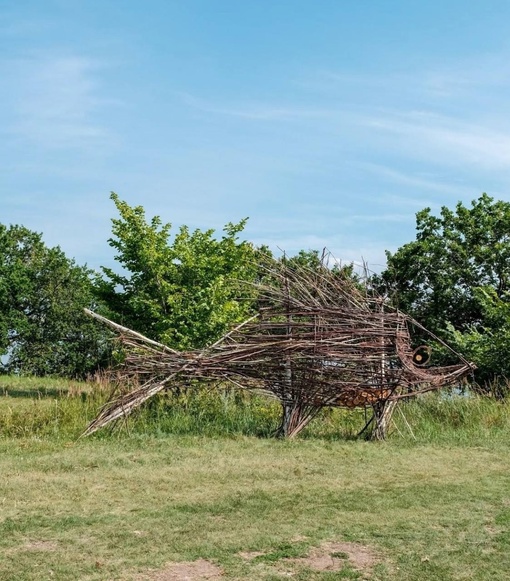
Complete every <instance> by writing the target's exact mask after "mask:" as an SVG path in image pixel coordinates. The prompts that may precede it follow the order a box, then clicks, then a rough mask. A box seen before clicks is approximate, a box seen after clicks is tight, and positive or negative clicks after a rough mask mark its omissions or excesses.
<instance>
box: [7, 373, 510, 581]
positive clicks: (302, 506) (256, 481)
mask: <svg viewBox="0 0 510 581" xmlns="http://www.w3.org/2000/svg"><path fill="white" fill-rule="evenodd" d="M5 391H6V392H7V395H0V579H2V580H3V579H6V580H11V579H12V580H18V579H19V580H27V581H28V580H39V579H70V580H71V579H73V580H74V579H90V580H96V579H97V580H103V579H104V580H114V579H118V580H121V579H122V580H126V579H136V578H137V577H136V576H137V575H139V574H148V573H147V572H148V571H149V569H159V568H162V567H163V566H164V565H165V563H167V562H169V561H192V560H195V559H198V558H203V559H208V560H210V561H212V562H214V563H217V564H218V565H220V566H221V567H222V569H223V570H224V573H225V579H253V580H259V579H260V580H262V579H266V580H269V579H273V580H275V579H281V578H282V574H283V573H289V572H291V573H293V576H292V578H293V579H302V580H303V581H304V580H306V579H321V580H324V581H326V580H328V579H330V580H332V579H358V580H361V579H379V580H381V581H382V580H384V581H389V580H396V581H407V580H409V581H422V580H428V579H436V580H438V581H439V580H441V581H442V580H447V579H455V580H457V579H459V580H460V579H466V580H467V579H474V580H480V581H482V580H486V579H491V580H492V579H495V580H501V581H503V580H506V579H507V578H508V570H510V550H509V549H510V535H509V533H508V531H509V529H510V526H509V525H510V492H509V491H510V447H509V446H508V441H509V437H510V419H509V416H510V414H509V406H508V404H501V403H499V402H497V401H494V400H484V399H479V398H466V397H448V396H435V395H432V396H428V397H426V398H423V399H422V400H420V401H419V402H412V403H409V404H406V405H404V406H402V407H401V411H402V414H401V413H400V412H397V414H396V415H395V426H394V427H393V429H392V433H391V435H390V438H389V440H388V441H387V442H384V443H371V442H365V441H362V440H356V439H355V434H356V433H357V431H358V430H359V428H360V427H361V426H362V425H363V422H364V416H363V412H359V413H357V412H356V413H355V414H350V413H349V412H346V411H342V410H333V411H325V412H324V414H323V415H322V416H321V417H319V418H317V420H316V421H315V422H314V423H312V425H311V426H310V427H309V429H308V430H307V431H306V432H305V433H303V435H302V436H301V437H299V438H298V439H296V440H294V441H282V440H275V439H273V438H269V437H267V436H268V435H269V434H270V433H271V431H272V429H274V427H275V426H276V425H277V422H278V408H277V406H275V404H274V403H273V402H272V401H271V400H266V399H264V398H260V397H256V398H252V397H250V396H248V395H244V394H236V393H234V392H230V391H227V392H223V393H208V392H205V391H198V392H196V393H187V394H182V395H181V396H179V397H162V398H159V399H157V400H155V401H154V402H153V403H151V404H150V405H149V406H146V407H145V408H144V409H143V410H141V411H140V412H139V413H138V414H137V415H136V417H135V418H133V419H132V420H130V421H129V423H128V424H127V426H125V427H124V428H123V429H121V430H116V431H113V432H109V431H104V432H101V433H99V434H98V435H95V436H93V437H92V438H89V439H80V440H77V436H78V435H79V434H80V433H81V431H82V430H83V428H84V427H85V425H86V423H87V421H88V420H89V419H90V418H91V417H93V415H94V414H95V413H96V412H97V409H98V407H99V406H100V405H101V403H102V402H104V401H105V398H106V393H105V390H104V386H97V387H94V386H90V385H84V384H76V383H68V382H60V381H52V380H44V381H42V380H32V379H31V380H29V381H26V380H23V379H19V378H1V379H0V393H5ZM9 393H10V394H11V395H9ZM324 541H350V542H355V543H359V544H360V545H363V546H366V547H369V548H370V549H371V550H373V551H374V553H375V554H377V555H378V563H377V564H376V565H375V566H374V567H373V568H372V569H371V570H366V571H357V570H356V569H353V568H352V567H349V566H348V565H347V564H346V567H345V568H344V569H343V570H342V571H339V572H336V573H328V572H323V573H318V572H313V571H312V570H310V569H306V568H305V569H303V568H302V567H299V566H297V565H293V564H290V563H287V562H286V561H285V558H287V557H296V556H300V555H304V554H306V553H307V552H309V551H310V549H311V548H312V547H318V546H319V545H320V544H321V543H322V542H324ZM245 551H259V552H261V553H262V556H261V557H258V558H256V559H254V560H251V561H248V560H246V559H245V558H243V557H242V555H241V553H242V552H245ZM139 578H140V579H141V578H143V577H139ZM147 578H150V577H145V579H147Z"/></svg>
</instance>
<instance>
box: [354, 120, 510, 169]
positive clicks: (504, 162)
mask: <svg viewBox="0 0 510 581" xmlns="http://www.w3.org/2000/svg"><path fill="white" fill-rule="evenodd" d="M505 123H506V120H505ZM365 124H366V125H367V126H369V127H371V128H373V129H374V130H376V131H379V132H383V133H386V134H387V135H388V136H389V135H393V136H394V137H396V138H398V139H399V141H397V142H394V143H393V146H394V147H395V146H396V147H399V148H400V149H401V151H402V152H406V151H407V152H410V153H412V154H413V155H415V156H416V155H422V156H424V157H425V158H429V159H430V158H434V159H435V161H436V162H438V163H440V164H444V163H445V162H446V163H456V164H458V163H470V164H475V165H478V166H480V167H483V168H486V169H490V168H498V169H503V168H505V169H506V168H508V167H510V131H505V130H498V129H496V128H495V127H493V126H492V124H491V125H478V124H474V123H471V122H469V121H468V122H466V121H462V120H460V119H456V118H454V117H451V116H445V115H438V114H433V113H428V112H421V111H420V112H410V113H407V114H395V113H390V114H388V115H387V116H385V117H367V119H366V120H365Z"/></svg>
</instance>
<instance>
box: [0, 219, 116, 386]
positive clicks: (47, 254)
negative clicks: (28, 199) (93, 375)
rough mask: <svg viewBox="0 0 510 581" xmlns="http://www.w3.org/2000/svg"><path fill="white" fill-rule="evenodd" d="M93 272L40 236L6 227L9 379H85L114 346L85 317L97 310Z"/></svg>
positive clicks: (0, 318)
mask: <svg viewBox="0 0 510 581" xmlns="http://www.w3.org/2000/svg"><path fill="white" fill-rule="evenodd" d="M93 306H94V299H93V286H92V282H91V271H89V270H88V269H87V268H85V267H81V266H77V265H76V264H75V263H74V261H73V260H69V259H68V258H67V257H66V256H65V254H64V253H63V252H62V251H61V250H60V248H58V247H56V248H48V247H47V246H46V245H45V244H44V242H43V240H42V237H41V235H40V234H38V233H36V232H32V231H30V230H28V229H27V228H25V227H23V226H9V227H6V226H4V225H1V224H0V354H1V355H2V365H1V370H2V371H3V372H4V373H5V372H7V373H23V374H33V375H60V376H66V377H83V376H85V375H86V374H87V373H90V372H92V371H94V370H95V369H97V368H98V366H100V365H101V364H102V362H104V359H105V358H106V355H107V352H108V349H109V346H108V341H107V339H106V337H105V334H104V331H102V330H99V329H98V328H97V326H96V325H94V323H93V321H91V320H89V318H88V317H86V316H85V315H84V313H83V308H84V307H93Z"/></svg>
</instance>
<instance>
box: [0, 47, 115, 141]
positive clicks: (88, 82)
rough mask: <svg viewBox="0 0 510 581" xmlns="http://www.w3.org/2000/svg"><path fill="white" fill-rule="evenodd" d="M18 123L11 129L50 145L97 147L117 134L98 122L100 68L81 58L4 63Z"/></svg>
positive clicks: (101, 104)
mask: <svg viewBox="0 0 510 581" xmlns="http://www.w3.org/2000/svg"><path fill="white" fill-rule="evenodd" d="M2 65H3V66H2V69H3V70H4V71H5V72H6V74H7V78H8V80H9V83H8V87H9V88H8V92H9V94H10V95H11V100H10V101H11V103H10V105H11V108H12V118H13V121H12V123H11V124H10V125H8V127H7V132H8V133H9V134H10V135H11V136H13V137H16V138H18V139H23V140H24V141H28V142H31V143H33V144H36V145H38V146H42V147H44V148H45V149H53V148H80V149H86V148H91V147H97V146H98V145H100V144H105V143H106V142H108V144H109V145H111V140H112V135H111V134H110V132H109V131H108V130H107V129H106V127H105V126H104V125H103V124H102V123H101V122H100V121H99V120H98V119H99V117H100V115H99V113H100V112H101V111H102V109H103V108H104V107H105V106H107V105H108V104H109V103H108V101H106V100H105V99H103V98H101V97H100V85H99V81H98V71H99V66H98V64H97V63H96V62H94V61H93V60H91V59H88V58H85V57H80V56H61V55H58V56H54V55H53V56H47V55H36V56H33V57H32V58H23V59H17V60H14V61H9V62H3V63H2Z"/></svg>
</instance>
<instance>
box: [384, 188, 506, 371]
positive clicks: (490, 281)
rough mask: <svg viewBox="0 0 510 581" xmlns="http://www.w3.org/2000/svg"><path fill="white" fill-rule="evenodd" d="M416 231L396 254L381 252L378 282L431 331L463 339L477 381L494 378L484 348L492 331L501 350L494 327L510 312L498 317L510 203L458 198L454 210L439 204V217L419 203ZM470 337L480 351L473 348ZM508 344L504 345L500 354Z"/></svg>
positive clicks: (502, 309) (495, 365) (494, 364)
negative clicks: (465, 202)
mask: <svg viewBox="0 0 510 581" xmlns="http://www.w3.org/2000/svg"><path fill="white" fill-rule="evenodd" d="M416 229H417V234H416V240H414V241H412V242H410V243H408V244H405V245H404V246H402V247H401V248H399V249H398V250H397V251H396V252H395V254H391V253H389V252H387V268H386V270H385V271H384V272H383V273H382V275H381V277H380V279H379V283H382V285H383V287H384V288H385V290H386V292H387V293H388V294H389V296H390V297H391V298H392V300H393V301H394V303H395V304H396V306H398V307H399V308H401V309H402V310H404V311H406V312H408V313H409V314H411V315H412V316H414V317H415V318H416V319H417V320H418V321H420V322H421V323H422V324H424V325H425V326H426V327H427V328H429V329H430V330H431V331H433V332H435V333H436V334H437V335H438V336H440V337H441V338H443V339H446V340H450V341H452V339H453V340H454V342H455V343H456V344H457V346H458V347H459V348H460V349H461V350H464V348H465V347H466V346H467V345H468V344H469V345H470V346H471V347H470V349H468V351H469V353H466V355H469V354H471V355H472V357H473V360H474V362H475V363H477V365H478V366H479V371H478V373H477V378H478V379H479V380H480V381H486V380H487V379H488V378H489V377H498V376H499V377H501V376H502V375H503V374H504V372H506V371H505V370H504V368H503V367H502V366H501V362H498V360H497V358H496V357H493V355H495V351H494V350H493V349H492V347H491V348H490V349H489V348H488V346H489V344H490V343H491V341H493V338H494V337H495V335H494V333H496V334H497V335H498V339H497V341H495V342H494V343H493V345H496V343H499V345H500V347H501V345H502V343H504V342H505V341H506V339H505V337H504V335H502V334H501V333H500V332H499V331H500V329H499V327H500V326H501V325H502V324H503V323H502V321H503V320H506V321H507V323H509V324H510V317H509V318H508V319H505V316H506V314H508V313H509V310H508V308H507V303H508V302H509V300H508V299H509V294H508V293H509V291H510V203H508V202H503V201H495V200H494V199H493V198H491V197H490V196H488V195H487V194H483V195H482V196H481V197H480V198H479V199H477V200H474V201H473V202H472V203H471V206H470V207H466V206H464V205H463V204H462V203H458V204H457V206H456V208H455V210H450V209H449V208H447V207H443V208H441V211H440V215H439V216H434V215H433V214H432V213H431V210H430V208H426V209H424V210H422V211H420V212H418V214H417V216H416ZM495 309H496V311H497V312H498V314H497V316H496V315H495V312H496V311H495ZM506 326H507V327H508V325H506ZM464 333H466V336H465V340H461V338H462V336H463V334H464ZM491 337H492V338H491ZM475 339H476V341H477V342H478V346H479V348H478V347H477V348H475V346H474V342H475ZM482 343H484V344H485V346H483V347H482ZM505 344H506V343H505ZM509 347H510V343H509V344H508V345H507V348H506V351H508V348H509ZM488 349H489V351H491V353H492V355H490V356H489V355H488ZM482 352H483V353H484V355H482Z"/></svg>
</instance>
